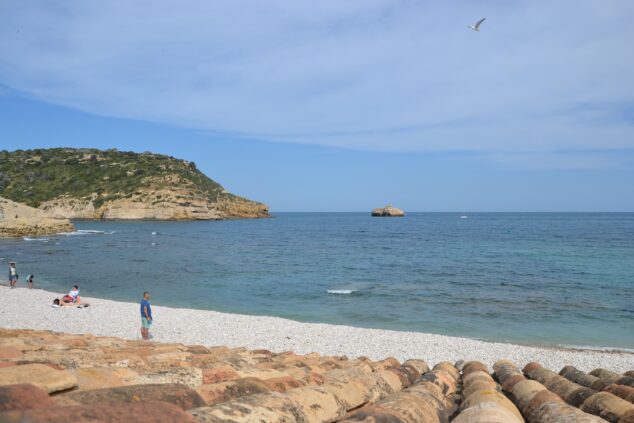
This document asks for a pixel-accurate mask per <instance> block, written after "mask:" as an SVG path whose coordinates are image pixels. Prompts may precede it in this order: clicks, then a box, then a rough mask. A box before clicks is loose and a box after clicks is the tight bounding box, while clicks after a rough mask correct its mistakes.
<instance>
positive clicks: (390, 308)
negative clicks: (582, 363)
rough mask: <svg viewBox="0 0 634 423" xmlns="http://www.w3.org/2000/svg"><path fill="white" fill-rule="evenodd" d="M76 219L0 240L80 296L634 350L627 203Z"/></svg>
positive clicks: (633, 217)
mask: <svg viewBox="0 0 634 423" xmlns="http://www.w3.org/2000/svg"><path fill="white" fill-rule="evenodd" d="M76 226H77V228H78V229H80V230H82V232H79V233H74V234H66V235H57V236H52V237H47V238H46V239H41V238H40V239H37V240H11V241H9V240H4V241H0V258H2V261H0V264H2V265H3V266H6V263H7V262H8V261H9V260H15V261H17V262H18V270H19V273H20V275H21V277H22V278H24V277H25V276H26V275H27V273H34V274H35V275H36V283H37V285H38V286H39V287H42V288H45V289H50V290H57V291H59V292H63V291H65V290H67V289H68V287H69V286H70V285H72V284H75V283H77V284H79V285H80V287H81V290H82V293H83V294H84V295H88V296H97V297H105V298H111V299H117V300H126V301H136V300H138V299H139V297H140V295H141V293H142V291H144V290H150V291H152V293H153V303H154V304H163V305H171V306H179V307H189V308H200V309H212V310H219V311H226V312H238V313H246V314H253V315H273V316H281V317H286V318H291V319H295V320H300V321H310V322H327V323H337V324H348V325H353V326H360V327H374V328H387V329H396V330H411V331H419V332H430V333H439V334H447V335H458V336H466V337H472V338H479V339H487V340H499V341H512V342H520V343H528V344H564V345H581V346H596V347H616V348H634V213H607V214H602V213H592V214H581V213H470V214H468V218H461V215H460V214H458V213H410V214H408V215H407V216H406V217H405V218H372V217H370V216H369V215H368V214H365V213H279V214H276V215H275V218H273V219H265V220H241V221H222V222H76ZM83 231H89V232H83ZM90 231H95V232H90ZM153 232H154V233H155V234H153ZM21 283H22V284H23V281H21ZM51 300H52V299H51ZM113 318H116V317H114V316H113Z"/></svg>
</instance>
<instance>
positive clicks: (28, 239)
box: [22, 236, 48, 242]
mask: <svg viewBox="0 0 634 423" xmlns="http://www.w3.org/2000/svg"><path fill="white" fill-rule="evenodd" d="M22 239H23V240H25V241H43V242H47V241H48V238H30V237H28V236H25V237H24V238H22Z"/></svg>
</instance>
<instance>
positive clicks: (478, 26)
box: [469, 18, 486, 32]
mask: <svg viewBox="0 0 634 423" xmlns="http://www.w3.org/2000/svg"><path fill="white" fill-rule="evenodd" d="M485 19H486V18H482V19H480V20H479V21H478V22H476V23H474V24H473V25H469V28H471V29H473V30H474V31H478V32H479V31H480V25H482V22H484V20H485Z"/></svg>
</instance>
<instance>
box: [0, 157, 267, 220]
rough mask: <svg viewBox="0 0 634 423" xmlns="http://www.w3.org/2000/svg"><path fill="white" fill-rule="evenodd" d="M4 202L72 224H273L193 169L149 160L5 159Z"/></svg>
mask: <svg viewBox="0 0 634 423" xmlns="http://www.w3.org/2000/svg"><path fill="white" fill-rule="evenodd" d="M0 195H2V196H4V197H6V198H9V199H11V200H13V201H17V202H20V203H24V204H27V205H29V206H32V207H37V208H39V209H41V210H45V211H47V212H48V213H49V215H51V216H56V217H63V218H69V219H121V220H128V219H131V220H134V219H136V220H139V219H148V220H217V219H236V218H260V217H268V216H269V212H268V207H267V206H266V205H265V204H262V203H258V202H254V201H250V200H247V199H245V198H242V197H238V196H236V195H233V194H231V193H229V192H227V191H226V190H225V189H224V188H223V187H222V186H221V185H220V184H218V183H217V182H215V181H213V180H211V179H209V178H208V177H207V176H205V175H204V174H203V173H202V172H200V171H199V170H198V169H197V168H196V165H195V164H194V163H193V162H188V161H185V160H179V159H175V158H173V157H170V156H165V155H161V154H152V153H149V152H146V153H142V154H138V153H133V152H120V151H117V150H114V149H112V150H105V151H102V150H96V149H72V148H54V149H36V150H17V151H14V152H7V151H0Z"/></svg>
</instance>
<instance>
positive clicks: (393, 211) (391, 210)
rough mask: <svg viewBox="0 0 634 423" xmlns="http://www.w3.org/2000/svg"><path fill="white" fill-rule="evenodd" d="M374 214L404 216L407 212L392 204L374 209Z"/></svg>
mask: <svg viewBox="0 0 634 423" xmlns="http://www.w3.org/2000/svg"><path fill="white" fill-rule="evenodd" d="M372 216H379V217H403V216H405V212H404V211H403V210H401V209H397V208H396V207H392V206H385V207H383V208H378V209H374V210H372Z"/></svg>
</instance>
